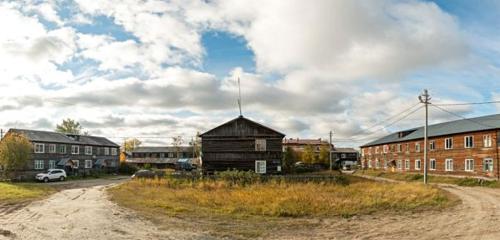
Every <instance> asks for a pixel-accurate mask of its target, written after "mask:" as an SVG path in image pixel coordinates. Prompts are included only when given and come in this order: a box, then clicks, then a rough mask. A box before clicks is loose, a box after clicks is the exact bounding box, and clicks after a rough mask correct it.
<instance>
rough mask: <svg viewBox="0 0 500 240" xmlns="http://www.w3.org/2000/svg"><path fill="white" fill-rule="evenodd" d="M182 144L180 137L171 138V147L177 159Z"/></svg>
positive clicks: (182, 140)
mask: <svg viewBox="0 0 500 240" xmlns="http://www.w3.org/2000/svg"><path fill="white" fill-rule="evenodd" d="M182 144H184V139H182V136H177V137H173V138H172V146H174V147H175V152H176V153H177V157H179V152H180V151H181V146H182Z"/></svg>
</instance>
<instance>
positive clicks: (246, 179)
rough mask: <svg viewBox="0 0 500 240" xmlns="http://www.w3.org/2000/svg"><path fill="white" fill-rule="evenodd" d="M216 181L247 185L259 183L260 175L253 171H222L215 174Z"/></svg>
mask: <svg viewBox="0 0 500 240" xmlns="http://www.w3.org/2000/svg"><path fill="white" fill-rule="evenodd" d="M215 176H216V177H217V179H219V180H222V181H225V182H228V183H230V184H234V185H248V184H254V183H257V182H260V181H261V178H260V174H258V173H255V172H253V171H246V172H245V171H238V170H231V171H224V172H217V173H215Z"/></svg>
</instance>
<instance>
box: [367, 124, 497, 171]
mask: <svg viewBox="0 0 500 240" xmlns="http://www.w3.org/2000/svg"><path fill="white" fill-rule="evenodd" d="M484 135H491V138H492V140H491V142H492V146H491V147H484V146H483V136H484ZM465 136H473V137H474V147H472V148H465V147H464V144H465V140H464V138H465ZM449 137H452V138H453V149H448V150H446V149H445V139H446V138H449ZM429 141H435V143H436V150H429V155H428V160H430V159H436V170H429V173H436V174H454V175H470V176H485V177H494V176H497V174H498V170H499V169H498V152H499V148H498V144H497V130H490V131H481V132H471V133H462V134H455V135H449V136H441V137H434V138H429ZM407 143H408V144H409V146H410V152H406V144H407ZM416 143H420V152H416V150H415V144H416ZM398 144H401V145H402V152H398V147H397V145H398ZM387 145H389V152H388V153H385V154H384V153H383V148H384V147H383V145H379V149H380V150H379V154H375V148H376V146H372V151H371V152H372V154H371V155H370V154H369V153H368V151H369V147H363V148H361V151H362V152H363V150H364V155H363V156H362V163H363V166H364V167H367V166H368V164H367V162H368V161H371V162H372V168H375V160H376V159H378V160H379V162H380V169H383V164H384V160H388V161H391V160H395V161H398V160H402V169H401V170H400V169H397V168H395V169H396V170H397V171H403V172H404V171H410V172H423V169H424V141H423V139H421V140H415V141H407V142H400V143H391V144H387ZM392 145H394V147H392ZM485 158H491V159H493V171H492V172H487V171H483V160H484V159H485ZM406 159H409V160H410V169H409V170H407V169H405V160H406ZM416 159H420V160H421V169H420V170H416V169H415V160H416ZM445 159H453V171H445ZM465 159H474V170H473V171H472V172H468V171H465ZM428 166H429V167H430V164H428Z"/></svg>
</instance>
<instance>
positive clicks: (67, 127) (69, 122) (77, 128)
mask: <svg viewBox="0 0 500 240" xmlns="http://www.w3.org/2000/svg"><path fill="white" fill-rule="evenodd" d="M82 129H83V128H82V126H81V125H80V123H79V122H77V121H75V120H73V119H70V118H68V119H63V121H62V123H61V125H59V124H57V125H56V132H60V133H66V134H81V133H82ZM85 135H87V132H85Z"/></svg>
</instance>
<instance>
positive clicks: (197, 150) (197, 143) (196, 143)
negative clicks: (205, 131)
mask: <svg viewBox="0 0 500 240" xmlns="http://www.w3.org/2000/svg"><path fill="white" fill-rule="evenodd" d="M189 146H192V147H193V148H194V156H193V157H199V156H201V137H200V132H196V137H194V139H192V140H191V141H190V142H189Z"/></svg>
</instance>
